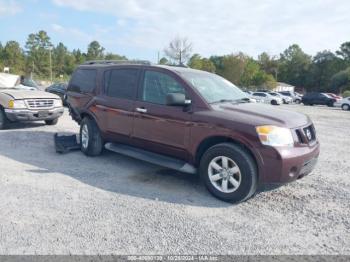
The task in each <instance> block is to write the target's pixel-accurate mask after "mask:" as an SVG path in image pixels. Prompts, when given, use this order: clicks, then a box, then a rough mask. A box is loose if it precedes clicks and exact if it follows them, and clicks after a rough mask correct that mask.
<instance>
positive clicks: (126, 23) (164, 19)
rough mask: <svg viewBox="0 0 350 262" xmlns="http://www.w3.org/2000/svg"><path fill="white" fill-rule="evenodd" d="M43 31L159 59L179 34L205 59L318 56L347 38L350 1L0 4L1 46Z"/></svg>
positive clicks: (4, 0) (26, 0) (34, 0)
mask: <svg viewBox="0 0 350 262" xmlns="http://www.w3.org/2000/svg"><path fill="white" fill-rule="evenodd" d="M40 29H43V30H45V31H47V32H48V34H49V36H50V37H51V39H52V41H53V43H54V44H57V43H58V42H60V41H62V42H63V43H64V44H66V45H67V46H68V47H69V49H73V48H80V49H82V50H84V51H85V50H86V47H87V44H88V43H89V42H91V41H92V40H98V41H99V42H100V43H101V44H102V45H103V46H104V47H105V48H106V49H107V50H108V51H112V52H115V53H119V54H122V55H126V56H128V57H129V58H139V59H150V60H152V61H155V60H156V59H157V52H158V51H161V52H162V50H163V49H164V46H166V45H167V43H168V42H169V40H171V39H172V38H174V37H175V36H186V37H188V38H189V39H190V40H191V41H192V42H193V45H194V52H196V53H199V54H201V55H203V56H210V55H214V54H217V55H221V54H228V53H236V52H238V51H242V52H245V53H247V54H249V55H251V56H254V57H256V56H257V55H258V54H260V53H261V52H263V51H267V52H268V53H270V54H272V55H278V54H279V53H281V52H282V51H283V50H284V49H286V48H287V47H288V46H289V45H290V44H293V43H297V44H299V45H300V46H301V47H302V48H303V50H304V51H306V52H307V53H309V54H312V55H314V54H315V53H316V52H317V51H321V50H325V49H328V50H331V51H335V50H337V49H338V48H339V46H340V44H341V43H343V42H346V41H350V1H349V0H303V1H299V0H292V1H282V0H241V1H237V0H171V1H168V0H52V1H45V0H22V1H20V0H0V41H1V42H2V43H4V42H6V41H8V40H17V41H19V42H20V43H21V44H24V43H25V41H26V38H27V36H28V34H29V33H32V32H37V31H38V30H40Z"/></svg>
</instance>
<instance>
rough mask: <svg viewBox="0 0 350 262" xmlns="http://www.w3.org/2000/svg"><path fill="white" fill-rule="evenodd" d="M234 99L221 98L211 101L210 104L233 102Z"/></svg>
mask: <svg viewBox="0 0 350 262" xmlns="http://www.w3.org/2000/svg"><path fill="white" fill-rule="evenodd" d="M234 101H235V100H233V99H221V100H218V101H214V102H211V103H210V104H219V103H227V102H234Z"/></svg>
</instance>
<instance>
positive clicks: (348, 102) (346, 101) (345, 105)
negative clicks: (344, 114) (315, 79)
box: [334, 97, 350, 111]
mask: <svg viewBox="0 0 350 262" xmlns="http://www.w3.org/2000/svg"><path fill="white" fill-rule="evenodd" d="M334 106H336V107H341V108H342V109H343V110H345V111H348V110H350V97H346V98H343V99H341V100H337V102H335V103H334Z"/></svg>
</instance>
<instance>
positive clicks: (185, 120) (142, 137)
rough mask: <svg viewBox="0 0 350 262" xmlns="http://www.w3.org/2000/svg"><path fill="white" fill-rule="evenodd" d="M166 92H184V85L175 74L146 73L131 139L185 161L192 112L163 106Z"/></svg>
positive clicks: (137, 104)
mask: <svg viewBox="0 0 350 262" xmlns="http://www.w3.org/2000/svg"><path fill="white" fill-rule="evenodd" d="M169 93H183V94H185V95H186V97H187V98H188V99H190V97H189V96H188V94H187V91H186V87H185V84H184V83H183V82H182V81H181V79H180V78H179V77H177V76H176V75H175V74H172V73H170V72H165V71H156V70H145V71H144V74H143V80H142V82H141V85H140V92H139V95H138V100H139V101H137V102H136V104H135V120H134V130H133V138H134V139H135V140H137V141H138V142H139V145H140V146H141V147H147V149H148V150H153V151H156V152H159V153H162V154H168V155H171V156H176V157H177V158H180V159H184V160H186V159H187V157H188V155H187V151H186V146H187V145H188V140H189V135H190V120H191V113H190V112H189V111H188V110H186V109H185V108H184V107H182V106H168V105H166V96H167V94H169Z"/></svg>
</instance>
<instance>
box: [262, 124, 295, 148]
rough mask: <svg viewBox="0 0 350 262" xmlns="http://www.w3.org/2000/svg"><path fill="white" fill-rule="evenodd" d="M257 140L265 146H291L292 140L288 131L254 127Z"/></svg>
mask: <svg viewBox="0 0 350 262" xmlns="http://www.w3.org/2000/svg"><path fill="white" fill-rule="evenodd" d="M256 132H257V133H258V136H259V139H260V141H261V143H262V144H263V145H267V146H293V144H294V140H293V135H292V132H291V130H290V129H288V128H283V127H278V126H258V127H256Z"/></svg>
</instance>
